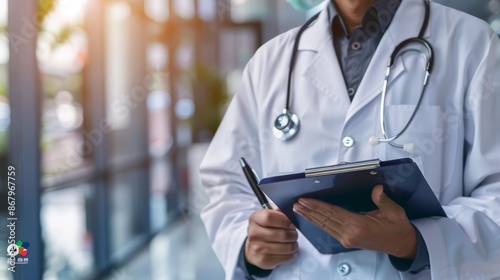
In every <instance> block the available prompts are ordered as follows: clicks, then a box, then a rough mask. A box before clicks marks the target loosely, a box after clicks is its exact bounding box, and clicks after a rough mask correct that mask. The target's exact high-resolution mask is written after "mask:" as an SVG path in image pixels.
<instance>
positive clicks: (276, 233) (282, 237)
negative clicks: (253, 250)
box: [248, 224, 298, 243]
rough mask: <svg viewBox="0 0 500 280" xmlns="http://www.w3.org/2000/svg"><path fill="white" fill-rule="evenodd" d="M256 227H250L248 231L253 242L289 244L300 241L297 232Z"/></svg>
mask: <svg viewBox="0 0 500 280" xmlns="http://www.w3.org/2000/svg"><path fill="white" fill-rule="evenodd" d="M256 225H257V226H256V227H250V228H249V230H248V238H249V239H250V240H251V241H254V240H255V241H265V242H277V243H288V242H295V241H297V239H298V233H297V230H290V229H276V228H266V227H261V226H260V225H258V224H256Z"/></svg>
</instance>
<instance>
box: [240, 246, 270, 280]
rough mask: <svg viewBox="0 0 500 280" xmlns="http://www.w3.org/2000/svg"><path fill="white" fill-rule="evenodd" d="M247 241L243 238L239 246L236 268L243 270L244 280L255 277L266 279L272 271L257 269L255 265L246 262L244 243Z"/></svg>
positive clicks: (250, 279) (251, 279)
mask: <svg viewBox="0 0 500 280" xmlns="http://www.w3.org/2000/svg"><path fill="white" fill-rule="evenodd" d="M246 241H247V239H246V238H245V241H244V242H243V245H242V246H241V249H240V255H239V257H238V266H239V267H240V268H241V269H242V270H243V273H244V274H245V279H249V280H253V279H255V277H258V278H262V277H267V276H269V275H270V274H271V272H273V270H272V269H271V270H265V269H262V268H259V267H257V266H255V265H252V264H251V263H249V262H247V260H246V259H245V243H246Z"/></svg>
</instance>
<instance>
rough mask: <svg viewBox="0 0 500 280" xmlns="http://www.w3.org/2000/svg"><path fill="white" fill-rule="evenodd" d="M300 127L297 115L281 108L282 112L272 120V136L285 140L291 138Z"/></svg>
mask: <svg viewBox="0 0 500 280" xmlns="http://www.w3.org/2000/svg"><path fill="white" fill-rule="evenodd" d="M299 129H300V121H299V117H297V115H295V114H293V113H291V112H290V111H288V110H287V109H283V113H282V114H280V115H279V116H278V117H277V118H276V120H275V121H274V126H273V134H274V137H276V138H278V139H279V140H281V141H287V140H290V139H292V138H293V137H294V136H295V135H297V132H299Z"/></svg>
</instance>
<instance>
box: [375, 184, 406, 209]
mask: <svg viewBox="0 0 500 280" xmlns="http://www.w3.org/2000/svg"><path fill="white" fill-rule="evenodd" d="M372 200H373V203H375V205H377V207H378V208H379V209H380V210H381V211H384V212H394V211H400V210H401V206H399V205H398V204H397V203H396V202H394V201H393V200H392V199H390V198H389V197H388V196H387V195H386V194H385V193H384V187H383V186H382V185H378V186H376V187H375V188H373V190H372Z"/></svg>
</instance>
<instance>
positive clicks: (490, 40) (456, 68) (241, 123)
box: [200, 0, 500, 280]
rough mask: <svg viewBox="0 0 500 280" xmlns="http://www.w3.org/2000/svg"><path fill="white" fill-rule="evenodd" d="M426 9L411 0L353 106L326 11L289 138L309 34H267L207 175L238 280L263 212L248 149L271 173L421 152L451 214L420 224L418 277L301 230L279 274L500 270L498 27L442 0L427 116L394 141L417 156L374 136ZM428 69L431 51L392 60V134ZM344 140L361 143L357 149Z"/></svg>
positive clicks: (435, 12)
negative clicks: (244, 163) (249, 172)
mask: <svg viewBox="0 0 500 280" xmlns="http://www.w3.org/2000/svg"><path fill="white" fill-rule="evenodd" d="M424 11H425V6H424V4H423V2H422V0H404V1H402V3H401V6H400V7H399V9H398V11H397V13H396V15H395V17H394V19H393V22H392V23H391V25H390V27H389V29H388V30H387V31H386V33H385V34H384V36H383V38H382V40H381V42H380V45H379V47H378V49H377V51H376V53H375V54H374V56H373V59H372V61H371V63H370V65H369V66H368V69H367V71H366V73H365V75H364V78H363V80H362V82H361V84H360V86H359V89H358V91H357V93H356V96H355V97H354V100H353V101H352V103H351V102H350V100H349V97H348V94H347V89H346V86H345V83H344V80H343V77H342V73H341V70H340V68H339V64H338V60H337V57H336V54H335V51H334V48H333V46H332V39H331V34H330V32H329V27H328V17H327V12H326V9H324V10H323V11H322V13H321V15H320V17H319V19H318V20H317V22H316V23H314V25H312V26H311V27H309V28H308V29H307V31H306V32H305V33H304V35H303V38H302V40H301V41H300V47H299V55H298V61H297V65H296V68H295V69H296V70H295V73H294V76H293V77H294V79H293V89H292V100H291V110H292V111H293V112H294V113H296V114H297V115H298V116H299V118H300V120H301V128H300V132H299V134H298V135H297V136H296V138H294V139H293V140H291V141H287V142H282V141H280V140H277V139H276V138H274V137H273V134H272V126H273V122H274V120H275V119H276V117H277V115H278V114H280V113H281V112H282V109H283V107H284V104H285V96H286V83H287V74H288V66H289V60H290V56H291V51H292V46H293V42H294V38H295V35H296V33H297V29H294V30H291V31H289V32H286V33H284V34H282V35H280V36H278V37H276V38H275V39H273V40H271V41H270V42H268V43H267V44H266V45H264V46H263V47H262V48H261V49H260V50H259V51H258V52H257V53H256V54H255V56H254V57H253V58H252V60H251V61H250V62H249V63H248V65H247V67H246V70H245V71H244V74H243V82H242V85H241V88H240V90H239V92H238V93H237V94H236V96H235V97H234V99H233V101H232V103H231V105H230V107H229V109H228V111H227V113H226V116H225V117H224V120H223V122H222V124H221V126H220V128H219V130H218V132H217V134H216V136H215V138H214V140H213V142H212V143H211V146H210V148H209V150H208V152H207V154H206V156H205V159H204V161H203V163H202V166H201V169H200V172H201V176H202V182H203V185H204V189H205V191H206V192H207V194H208V195H209V197H210V203H209V204H208V205H207V206H206V207H205V208H204V209H203V211H202V219H203V221H204V224H205V227H206V230H207V232H208V235H209V237H210V239H211V241H212V243H213V248H214V250H215V252H216V254H217V256H218V258H219V260H220V261H221V263H222V265H223V266H224V269H225V272H226V279H243V278H244V276H243V273H242V270H241V268H240V267H238V266H237V259H238V254H239V252H240V249H241V248H242V244H243V242H244V240H245V238H246V234H247V226H248V217H249V216H250V214H251V213H252V212H254V211H255V210H257V209H259V204H258V201H257V199H256V198H255V196H254V194H253V193H252V190H251V189H250V187H249V186H248V184H247V182H246V180H245V178H244V176H243V173H242V171H241V168H240V167H239V162H238V159H239V158H240V157H242V156H243V157H245V158H246V159H247V160H248V161H249V163H250V164H251V165H252V167H254V168H255V169H256V171H257V172H258V173H259V174H260V175H261V176H268V175H272V174H275V173H277V172H288V171H300V170H304V168H307V167H316V166H322V165H331V164H336V163H339V162H342V161H347V162H352V161H358V160H366V159H373V158H380V159H382V160H388V159H393V158H400V157H411V158H413V159H414V161H416V162H417V163H418V165H419V166H420V168H421V169H422V171H423V173H424V175H425V177H426V179H427V180H428V182H429V184H430V186H431V188H432V190H433V191H434V193H435V195H436V196H437V197H438V198H439V200H440V202H441V203H442V205H443V206H444V209H445V212H446V214H447V216H448V218H426V219H421V220H416V221H413V223H414V225H415V226H416V227H417V228H418V229H419V231H420V232H421V233H422V236H423V238H424V239H425V243H426V245H427V248H428V251H429V257H430V263H431V268H430V269H427V270H424V271H422V272H421V273H419V274H417V275H413V274H410V273H400V272H398V271H397V270H395V269H394V268H393V266H392V265H391V264H390V262H389V260H388V257H387V255H385V254H381V253H377V252H372V251H366V250H359V251H354V252H348V253H342V254H337V255H322V254H320V253H318V251H317V250H316V249H315V248H314V247H313V246H312V245H311V244H310V243H309V242H308V241H307V239H305V238H304V236H302V235H301V234H299V241H298V243H299V251H298V252H297V253H296V255H295V258H294V259H293V260H292V261H290V262H287V263H285V264H282V265H279V266H278V267H277V268H275V269H274V271H273V272H272V274H271V275H270V276H269V279H287V280H288V279H304V280H305V279H363V280H365V279H384V280H387V279H429V278H431V276H432V279H439V280H444V279H494V278H496V277H500V129H499V123H500V86H499V82H500V63H499V60H500V53H499V52H500V43H499V39H498V37H497V35H496V34H494V32H493V31H492V30H491V29H490V28H489V27H488V26H487V24H486V23H484V22H483V21H481V20H479V19H476V18H473V17H472V16H469V15H467V14H465V13H462V12H459V11H456V10H452V9H450V8H447V7H444V6H441V5H439V4H436V3H431V17H430V23H429V28H428V29H427V32H426V35H425V38H426V39H427V40H428V41H429V42H430V43H431V44H432V46H433V48H434V52H435V65H434V70H433V73H432V75H431V77H430V81H429V86H428V88H427V91H426V93H425V97H424V99H423V103H422V106H421V107H420V109H419V111H418V113H417V115H416V117H415V120H414V121H413V123H412V124H411V125H410V127H409V128H408V130H407V132H405V133H404V134H403V135H402V136H401V137H400V138H399V139H398V140H397V141H396V142H397V143H414V144H416V146H417V148H418V149H417V152H416V153H415V154H408V153H406V152H405V151H403V150H401V149H397V148H393V147H391V146H389V145H387V144H381V145H378V146H375V147H372V146H370V145H369V142H368V139H369V138H370V137H371V136H378V137H381V136H382V135H381V134H382V133H381V130H380V125H379V106H380V99H381V92H382V85H383V79H384V74H385V70H386V65H387V61H388V58H389V56H390V54H391V52H392V51H393V49H394V47H395V46H396V45H397V44H398V43H400V42H402V41H403V40H404V39H407V38H409V37H415V36H417V35H418V32H419V30H420V27H421V24H422V20H423V18H424ZM423 65H424V63H423V59H421V58H420V56H419V55H415V53H413V54H411V53H408V54H405V55H403V58H402V59H398V60H397V62H396V64H395V66H394V69H393V71H392V75H391V79H390V80H391V82H390V85H389V93H388V95H387V103H386V104H387V109H386V110H387V112H386V114H387V117H386V123H387V126H388V129H389V131H390V132H389V133H390V134H393V133H394V132H396V130H398V129H399V127H400V126H401V125H404V124H405V123H406V121H407V118H408V117H409V116H410V115H411V112H412V110H413V108H414V107H415V104H416V99H417V97H418V94H419V92H420V88H421V84H422V80H423ZM391 132H392V133H391ZM345 137H352V138H353V139H354V141H355V144H354V145H353V146H352V147H346V146H345V145H344V144H343V139H344V138H345ZM341 264H346V265H347V266H348V267H349V273H348V274H347V275H344V276H342V275H341V274H340V273H339V272H338V270H337V268H338V266H339V265H341Z"/></svg>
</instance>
